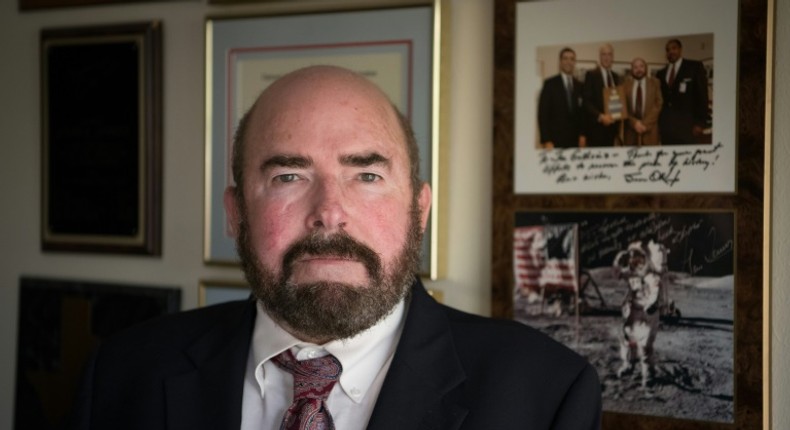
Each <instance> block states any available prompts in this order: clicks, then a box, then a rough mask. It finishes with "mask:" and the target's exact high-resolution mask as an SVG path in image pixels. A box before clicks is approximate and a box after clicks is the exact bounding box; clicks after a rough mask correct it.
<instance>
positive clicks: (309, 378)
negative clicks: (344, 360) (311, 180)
mask: <svg viewBox="0 0 790 430" xmlns="http://www.w3.org/2000/svg"><path fill="white" fill-rule="evenodd" d="M272 361H274V363H275V364H277V365H278V366H279V367H280V368H281V369H283V370H285V371H286V372H288V373H291V374H292V375H293V377H294V400H299V399H307V398H311V399H321V400H326V398H327V397H328V396H329V392H330V391H332V387H334V385H335V383H336V382H337V380H338V378H340V373H342V372H343V366H341V365H340V361H338V359H337V358H335V356H333V355H327V356H324V357H318V358H311V359H309V360H302V361H299V360H297V359H296V357H294V355H293V353H291V351H290V350H286V351H283V352H282V353H280V354H279V355H277V356H276V357H274V358H273V359H272Z"/></svg>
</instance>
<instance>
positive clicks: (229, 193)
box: [223, 186, 241, 237]
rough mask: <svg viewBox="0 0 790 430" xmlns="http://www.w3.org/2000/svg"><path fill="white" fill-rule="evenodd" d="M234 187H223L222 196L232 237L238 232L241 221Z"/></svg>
mask: <svg viewBox="0 0 790 430" xmlns="http://www.w3.org/2000/svg"><path fill="white" fill-rule="evenodd" d="M236 191H237V190H236V187H234V186H230V187H228V188H225V195H224V196H223V203H224V204H225V214H226V215H227V217H228V222H229V223H230V231H231V234H232V235H233V237H236V235H237V234H238V233H239V232H238V225H239V222H240V221H241V214H240V213H239V204H238V203H239V202H238V199H237V197H236Z"/></svg>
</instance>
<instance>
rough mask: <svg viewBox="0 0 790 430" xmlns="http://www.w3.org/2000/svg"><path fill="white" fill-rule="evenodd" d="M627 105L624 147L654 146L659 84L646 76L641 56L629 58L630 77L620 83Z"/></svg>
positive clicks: (656, 139)
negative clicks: (630, 59)
mask: <svg viewBox="0 0 790 430" xmlns="http://www.w3.org/2000/svg"><path fill="white" fill-rule="evenodd" d="M623 88H625V96H626V100H627V102H626V103H627V105H628V112H629V116H628V120H627V121H626V127H625V144H626V145H628V146H642V145H658V144H659V136H658V115H659V114H660V113H661V105H662V103H663V101H662V97H661V83H660V82H659V81H658V79H656V78H654V77H652V76H648V74H647V63H646V62H645V60H644V59H642V58H634V59H633V61H631V76H630V77H628V78H626V80H625V83H624V84H623Z"/></svg>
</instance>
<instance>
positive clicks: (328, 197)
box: [307, 179, 348, 232]
mask: <svg viewBox="0 0 790 430" xmlns="http://www.w3.org/2000/svg"><path fill="white" fill-rule="evenodd" d="M310 198H311V200H312V202H311V203H312V205H311V211H310V214H309V215H308V217H307V228H308V229H310V230H312V229H318V228H321V229H325V230H326V231H328V232H334V231H337V230H341V229H343V228H345V226H346V223H347V221H348V220H347V214H346V210H345V203H346V198H345V195H344V190H343V188H342V185H341V184H340V183H339V182H338V181H337V180H335V179H321V180H318V181H316V183H315V185H314V188H313V191H312V193H311V197H310Z"/></svg>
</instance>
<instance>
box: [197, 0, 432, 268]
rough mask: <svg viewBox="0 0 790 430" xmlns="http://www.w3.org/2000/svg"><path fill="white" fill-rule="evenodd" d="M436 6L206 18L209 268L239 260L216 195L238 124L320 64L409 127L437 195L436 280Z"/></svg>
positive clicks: (226, 177) (428, 256) (425, 252)
mask: <svg viewBox="0 0 790 430" xmlns="http://www.w3.org/2000/svg"><path fill="white" fill-rule="evenodd" d="M437 3H438V1H437ZM437 9H438V8H437V7H436V5H433V6H432V5H424V6H411V7H400V8H387V9H368V10H353V11H334V12H325V13H321V12H318V13H304V14H298V15H275V16H262V17H243V18H210V19H208V20H207V22H206V44H207V45H206V61H207V64H206V70H207V72H206V198H205V201H206V215H205V219H206V231H205V253H204V255H205V261H206V262H208V263H230V264H236V263H237V261H238V257H237V255H236V250H235V245H234V238H233V237H232V235H231V233H230V231H229V227H228V222H227V220H226V218H225V212H224V208H223V203H222V201H223V199H222V195H223V193H224V191H225V189H226V188H227V187H228V186H230V185H233V179H232V172H231V166H230V158H231V154H232V151H233V148H232V140H233V135H234V132H235V128H236V125H237V123H238V121H239V119H240V118H241V116H242V115H243V114H244V112H245V111H246V110H247V109H248V108H249V107H250V106H251V105H252V103H253V102H254V100H255V99H256V98H257V97H258V95H259V94H260V92H261V91H262V90H263V89H265V88H266V87H267V86H268V85H269V84H270V83H272V82H273V81H274V80H276V79H277V78H279V77H280V76H282V75H284V74H286V73H288V72H290V71H293V70H296V69H298V68H301V67H306V66H309V65H316V64H327V65H337V66H342V67H346V68H349V69H351V70H355V71H357V72H359V73H361V74H363V75H364V76H366V77H367V78H369V79H370V80H371V81H373V82H374V83H376V84H377V85H378V86H379V87H381V88H382V89H383V90H384V91H385V92H386V93H387V95H388V96H389V97H390V98H391V100H392V101H393V103H394V104H395V105H396V106H397V108H398V109H399V110H400V111H401V112H403V114H404V115H405V116H406V117H407V118H409V119H410V120H411V123H412V126H413V128H414V131H415V135H416V138H417V142H418V143H419V146H420V158H421V164H420V171H421V174H422V177H423V179H424V180H425V181H427V182H429V183H430V184H431V185H432V187H433V190H434V206H433V209H432V214H431V220H430V221H429V225H428V229H427V231H426V234H425V240H424V243H423V248H422V256H423V257H422V263H421V272H423V273H422V274H423V275H424V276H429V277H431V278H436V277H437V276H439V271H440V268H439V259H438V250H437V244H438V242H439V237H438V234H439V228H438V227H437V223H438V218H439V217H438V216H437V214H438V213H439V212H440V208H439V200H438V197H439V192H440V190H439V147H440V145H439V144H440V135H439V131H440V127H439V84H440V82H439V52H438V46H439V45H438V42H439V39H440V37H439V36H440V25H439V19H438V16H439V11H438V10H437Z"/></svg>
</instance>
